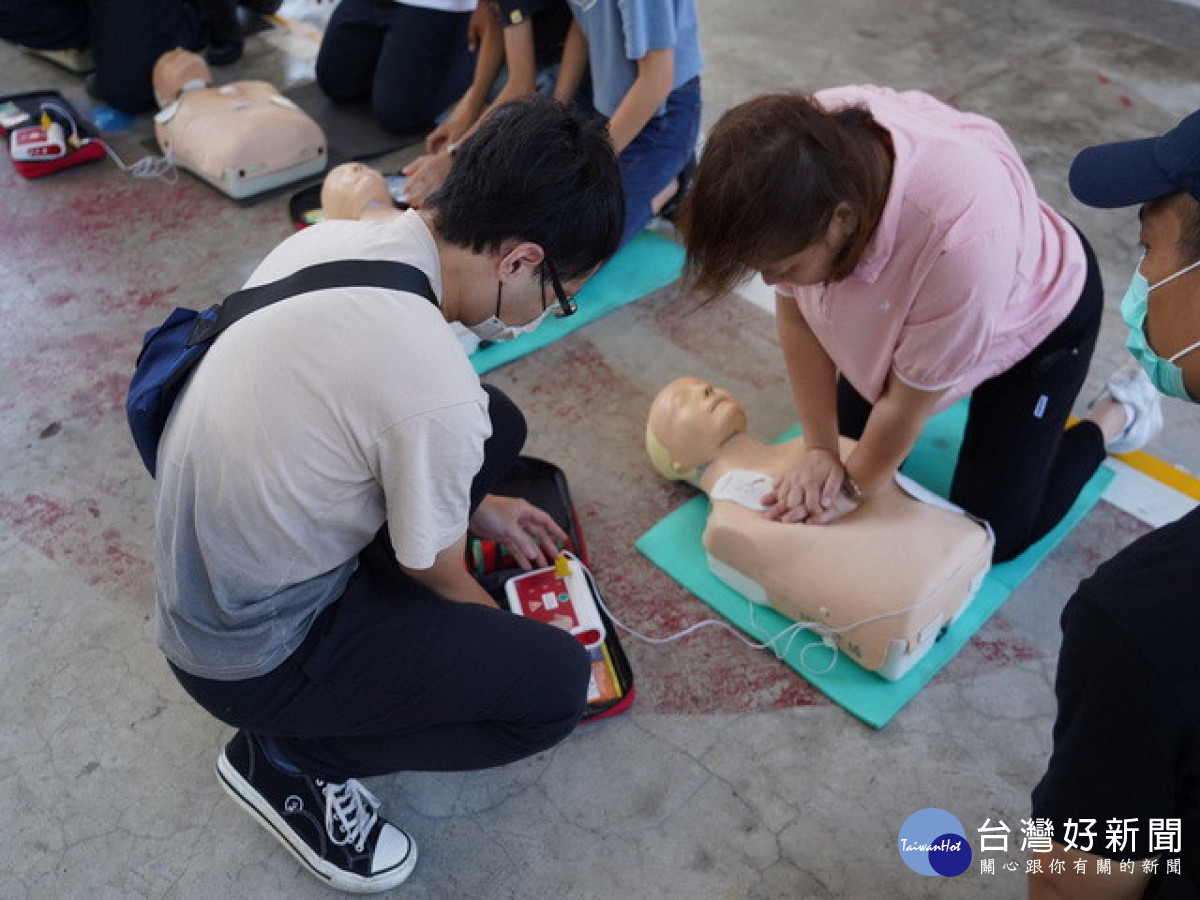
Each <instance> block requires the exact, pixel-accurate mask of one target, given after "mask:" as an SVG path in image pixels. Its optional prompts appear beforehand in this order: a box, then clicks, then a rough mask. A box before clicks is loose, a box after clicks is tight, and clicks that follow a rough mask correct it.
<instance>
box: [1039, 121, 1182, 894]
mask: <svg viewBox="0 0 1200 900" xmlns="http://www.w3.org/2000/svg"><path fill="white" fill-rule="evenodd" d="M1070 184H1071V190H1072V192H1073V193H1074V194H1075V196H1076V197H1078V198H1079V199H1080V200H1081V201H1083V202H1084V203H1086V204H1088V205H1090V206H1096V207H1102V208H1117V207H1124V206H1140V209H1139V213H1138V215H1139V217H1140V219H1141V232H1140V235H1139V238H1138V242H1139V244H1140V245H1141V248H1142V258H1141V261H1140V262H1139V263H1138V266H1137V269H1136V270H1135V271H1134V274H1133V278H1132V281H1131V283H1130V285H1129V289H1128V290H1127V291H1126V293H1125V296H1124V299H1123V300H1122V301H1121V315H1122V317H1123V318H1124V320H1125V322H1126V324H1127V325H1128V326H1129V338H1128V340H1127V341H1126V345H1127V346H1128V348H1129V350H1130V352H1131V353H1132V354H1133V356H1134V359H1135V360H1136V364H1137V365H1136V369H1135V370H1134V371H1135V373H1136V374H1135V375H1133V376H1129V378H1128V379H1127V380H1129V381H1130V382H1132V381H1134V380H1137V381H1143V380H1144V383H1146V384H1150V385H1152V386H1153V387H1154V388H1155V389H1156V390H1157V392H1158V393H1161V394H1166V395H1167V396H1171V397H1175V398H1177V399H1179V400H1183V401H1185V402H1191V403H1195V402H1200V111H1198V112H1196V113H1193V114H1192V115H1190V116H1188V117H1187V118H1186V119H1184V120H1183V121H1182V122H1180V123H1179V125H1178V126H1176V127H1175V128H1174V129H1173V130H1171V131H1169V132H1167V133H1166V134H1164V135H1162V136H1160V137H1156V138H1148V139H1145V140H1135V141H1125V142H1121V143H1115V144H1105V145H1102V146H1097V147H1090V148H1088V149H1086V150H1084V151H1083V152H1081V153H1080V154H1079V155H1078V156H1077V157H1076V159H1075V162H1074V163H1073V164H1072V166H1071V174H1070ZM1197 547H1200V509H1195V510H1193V511H1192V512H1190V513H1188V514H1187V515H1185V516H1183V517H1182V518H1180V519H1179V520H1178V521H1175V522H1173V523H1171V524H1168V525H1164V526H1163V527H1161V528H1159V529H1157V530H1156V531H1152V532H1151V533H1149V534H1147V535H1145V536H1144V537H1142V538H1140V539H1139V540H1137V541H1135V542H1134V543H1133V544H1131V545H1130V546H1129V547H1127V548H1125V549H1124V550H1122V551H1121V552H1120V553H1118V554H1117V555H1116V556H1114V557H1113V558H1112V559H1111V560H1109V561H1108V562H1106V563H1104V564H1103V565H1102V566H1100V568H1099V569H1097V570H1096V573H1095V574H1094V575H1092V576H1091V577H1090V578H1088V579H1086V580H1085V581H1083V583H1082V584H1080V586H1079V588H1078V590H1077V591H1076V592H1075V594H1074V596H1073V597H1072V598H1071V600H1070V601H1069V602H1068V603H1067V606H1066V608H1065V609H1064V610H1063V615H1062V629H1063V642H1062V651H1061V653H1060V656H1059V663H1058V675H1057V679H1056V684H1055V693H1056V695H1057V698H1058V717H1057V720H1056V721H1055V724H1054V749H1053V752H1052V754H1051V757H1050V762H1049V764H1048V767H1047V770H1046V774H1045V775H1044V777H1043V778H1042V780H1041V782H1040V783H1039V784H1038V785H1037V787H1036V788H1034V791H1033V817H1034V819H1035V820H1038V819H1040V820H1043V822H1044V823H1047V822H1048V823H1049V824H1050V825H1051V826H1052V828H1053V829H1054V830H1053V845H1052V849H1051V850H1050V852H1049V853H1046V854H1039V855H1038V856H1037V857H1035V859H1036V860H1037V861H1038V862H1039V863H1040V868H1041V871H1040V872H1032V873H1031V874H1030V877H1029V891H1030V896H1031V897H1034V898H1042V897H1087V898H1089V900H1091V898H1108V897H1122V898H1123V897H1155V898H1178V897H1192V898H1195V897H1200V555H1198V554H1197V552H1196V550H1197ZM1114 860H1135V861H1136V862H1135V863H1134V864H1132V865H1129V864H1127V866H1126V867H1125V868H1124V870H1123V869H1122V867H1120V866H1119V865H1118V864H1117V863H1116V862H1114ZM1032 861H1033V860H1031V862H1032ZM1060 861H1061V862H1060ZM1106 864H1107V868H1108V869H1109V872H1107V873H1106V872H1105V869H1106ZM1081 869H1082V871H1080V870H1081ZM1130 869H1132V871H1129V870H1130Z"/></svg>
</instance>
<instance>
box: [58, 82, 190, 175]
mask: <svg viewBox="0 0 1200 900" xmlns="http://www.w3.org/2000/svg"><path fill="white" fill-rule="evenodd" d="M41 109H42V111H43V112H46V111H47V110H49V111H52V112H54V113H55V114H56V115H59V116H61V117H62V118H64V119H65V120H66V121H67V123H68V124H69V125H70V126H71V139H70V142H71V144H72V146H74V147H82V146H84V145H85V144H90V143H96V144H99V145H100V146H101V147H102V148H103V149H104V152H105V153H107V154H108V157H109V159H111V160H112V161H113V162H115V163H116V164H117V166H118V167H119V168H120V169H121V171H123V172H125V173H127V174H129V175H132V176H133V177H134V178H157V179H158V180H159V181H163V182H166V183H167V184H175V182H177V181H178V180H179V170H178V169H177V168H175V159H174V157H173V155H172V154H171V153H170V152H168V153H167V155H166V156H143V157H142V158H141V159H139V160H138V161H137V162H135V163H130V164H126V162H125V160H123V159H121V157H120V155H119V154H118V153H117V151H116V150H114V149H113V148H112V147H110V146H109V144H108V142H107V141H105V140H104V139H103V138H100V137H94V138H85V137H83V136H82V135H81V134H80V133H79V125H78V123H77V122H76V121H75V117H74V116H72V115H71V113H70V112H68V111H67V109H66V108H65V107H64V106H62V105H61V104H59V103H55V102H54V101H53V100H46V101H44V102H43V103H42V104H41Z"/></svg>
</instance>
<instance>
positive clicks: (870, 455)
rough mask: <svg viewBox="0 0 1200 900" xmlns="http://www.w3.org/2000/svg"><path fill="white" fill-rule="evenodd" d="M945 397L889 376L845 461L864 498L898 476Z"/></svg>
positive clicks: (892, 375) (893, 373)
mask: <svg viewBox="0 0 1200 900" xmlns="http://www.w3.org/2000/svg"><path fill="white" fill-rule="evenodd" d="M944 393H945V391H922V390H918V389H917V388H914V387H910V386H909V385H907V384H905V383H904V382H903V381H901V380H900V378H899V377H897V375H896V373H895V372H894V371H893V372H892V373H891V374H890V375H889V376H888V381H887V385H886V386H885V387H884V389H883V396H882V397H880V398H879V399H878V400H877V401H876V402H875V406H874V408H873V409H872V410H871V415H870V417H869V418H868V419H867V427H866V429H865V430H864V431H863V436H862V440H860V441H859V442H858V446H857V447H855V448H854V450H852V451H851V453H850V456H849V458H847V460H846V471H847V472H848V473H849V475H850V477H851V478H852V479H854V482H855V484H857V485H858V487H859V488H860V489H861V490H862V492H863V493H864V494H870V493H871V492H873V491H875V490H878V489H879V488H880V487H881V486H882V485H883V484H884V483H885V482H887V481H890V480H891V479H892V477H893V476H894V475H895V474H896V470H897V469H898V468H899V467H900V464H901V463H902V462H904V458H905V457H906V456H908V454H909V453H910V452H911V451H912V448H913V444H915V443H916V441H917V436H918V435H919V434H920V433H921V429H922V428H924V427H925V423H926V422H927V421H929V416H930V415H931V414H932V412H933V407H934V405H935V404H936V403H937V401H938V399H939V398H940V397H941V396H942V395H943V394H944Z"/></svg>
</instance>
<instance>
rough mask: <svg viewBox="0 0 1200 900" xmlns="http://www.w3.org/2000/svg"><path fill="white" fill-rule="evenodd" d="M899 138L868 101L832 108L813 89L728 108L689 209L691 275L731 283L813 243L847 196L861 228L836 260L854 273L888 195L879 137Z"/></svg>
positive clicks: (836, 275)
mask: <svg viewBox="0 0 1200 900" xmlns="http://www.w3.org/2000/svg"><path fill="white" fill-rule="evenodd" d="M880 138H882V139H883V144H882V145H883V146H884V147H886V148H888V152H889V153H890V147H891V142H890V137H889V135H888V134H887V132H886V131H885V130H884V129H883V128H882V127H881V126H880V125H879V124H878V123H877V122H876V121H875V119H874V118H873V117H872V116H871V113H870V112H869V111H868V110H867V109H865V108H862V107H846V108H843V109H839V110H835V111H833V112H828V111H826V110H824V109H822V108H821V107H820V106H819V105H818V104H817V103H816V101H814V100H813V99H812V98H811V97H809V96H808V95H806V94H801V93H787V94H765V95H763V96H760V97H755V98H754V99H752V100H748V101H746V102H745V103H742V104H741V105H739V106H735V107H733V108H732V109H730V110H728V111H727V112H726V113H725V114H724V115H723V116H721V118H720V120H719V121H718V122H717V124H716V127H715V128H714V129H713V130H712V132H711V134H709V136H708V139H707V140H706V141H705V146H704V153H703V155H702V157H701V159H700V163H699V165H698V166H697V167H696V173H695V176H694V178H693V180H692V184H691V187H690V188H689V190H688V192H687V195H686V196H685V197H684V200H683V204H682V207H681V209H680V216H679V227H680V231H681V232H682V234H683V238H684V243H685V244H686V246H687V269H688V274H689V276H690V277H691V279H692V280H693V282H694V283H695V285H696V286H697V287H698V288H700V289H701V290H704V291H709V292H711V293H718V292H720V291H722V290H728V289H730V288H732V287H733V286H734V285H735V284H737V283H738V282H739V281H741V279H743V278H744V277H746V276H747V275H749V274H750V273H751V272H753V271H757V270H758V269H761V268H762V267H763V265H765V264H768V263H771V262H776V261H778V260H780V259H784V258H786V257H788V256H791V255H793V254H795V253H798V252H799V251H801V250H803V249H805V248H806V247H809V246H812V245H813V244H814V243H816V242H817V241H818V240H820V239H821V238H822V237H823V236H824V235H825V233H826V231H827V229H828V227H829V223H830V221H831V220H832V218H833V214H834V210H835V209H836V208H837V206H838V205H839V204H840V203H847V204H849V205H850V207H851V209H853V210H854V212H855V213H856V215H857V220H858V227H857V229H856V231H855V233H854V234H853V235H851V237H850V239H849V240H848V241H847V242H846V246H845V247H844V248H843V250H842V252H841V254H840V255H839V257H838V259H837V261H836V262H835V265H834V271H833V275H832V278H833V280H838V279H841V278H845V277H846V276H847V275H849V274H850V273H851V272H852V271H853V270H854V267H855V266H856V265H857V264H858V261H859V259H860V258H861V257H862V254H863V251H864V250H865V249H866V246H867V243H868V242H869V241H870V239H871V235H872V234H873V233H874V231H875V226H876V224H877V223H878V221H879V215H880V213H881V212H882V210H883V204H884V201H885V200H886V199H887V189H888V183H889V180H890V179H889V177H888V172H887V168H886V167H885V166H883V165H881V164H880V161H879V157H878V154H877V153H876V151H875V148H874V146H873V145H874V144H875V143H876V142H877V141H878V140H879V139H880Z"/></svg>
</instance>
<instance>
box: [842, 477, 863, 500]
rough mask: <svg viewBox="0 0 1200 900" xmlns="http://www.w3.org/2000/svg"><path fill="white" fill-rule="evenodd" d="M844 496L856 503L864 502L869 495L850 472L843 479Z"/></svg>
mask: <svg viewBox="0 0 1200 900" xmlns="http://www.w3.org/2000/svg"><path fill="white" fill-rule="evenodd" d="M842 496H843V497H845V498H846V499H847V500H849V501H850V502H851V503H855V504H859V503H862V502H863V501H864V500H866V499H867V495H866V494H864V493H863V492H862V489H861V488H860V487H859V486H858V482H857V481H855V480H854V479H853V478H851V477H850V473H849V472H847V473H846V477H845V478H843V479H842Z"/></svg>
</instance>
